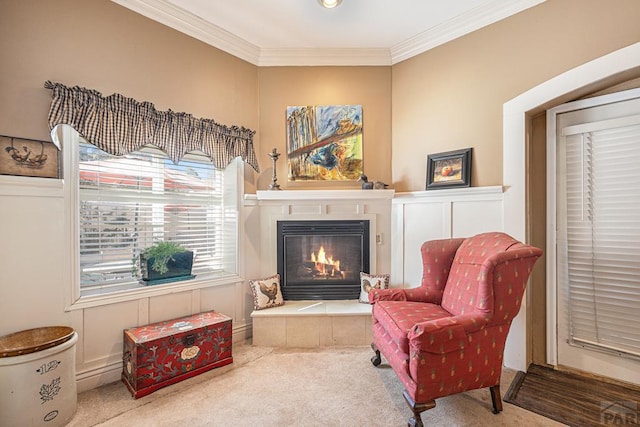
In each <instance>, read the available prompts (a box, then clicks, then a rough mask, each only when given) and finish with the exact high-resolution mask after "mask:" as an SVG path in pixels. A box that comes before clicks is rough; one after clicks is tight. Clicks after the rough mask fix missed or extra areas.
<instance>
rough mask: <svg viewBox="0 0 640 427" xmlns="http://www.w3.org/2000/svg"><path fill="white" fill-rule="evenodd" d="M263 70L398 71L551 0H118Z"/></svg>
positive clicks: (132, 8)
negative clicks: (323, 1)
mask: <svg viewBox="0 0 640 427" xmlns="http://www.w3.org/2000/svg"><path fill="white" fill-rule="evenodd" d="M112 1H114V2H115V3H118V4H120V5H122V6H124V7H127V8H129V9H131V10H134V11H136V12H138V13H140V14H142V15H144V16H147V17H149V18H151V19H154V20H156V21H158V22H160V23H163V24H165V25H168V26H169V27H172V28H174V29H176V30H178V31H181V32H183V33H185V34H188V35H190V36H192V37H195V38H197V39H199V40H202V41H204V42H206V43H208V44H210V45H212V46H215V47H217V48H219V49H221V50H224V51H225V52H228V53H230V54H232V55H235V56H237V57H239V58H241V59H244V60H246V61H249V62H251V63H252V64H255V65H259V66H285V65H392V64H395V63H398V62H400V61H403V60H405V59H407V58H410V57H412V56H414V55H417V54H420V53H422V52H425V51H427V50H429V49H431V48H434V47H436V46H438V45H440V44H443V43H446V42H448V41H450V40H453V39H455V38H457V37H460V36H463V35H465V34H467V33H470V32H472V31H475V30H477V29H479V28H482V27H484V26H486V25H490V24H492V23H494V22H496V21H499V20H501V19H504V18H507V17H508V16H511V15H513V14H515V13H518V12H520V11H522V10H524V9H527V8H529V7H532V6H535V5H537V4H539V3H542V2H544V1H545V0H344V1H343V3H342V4H341V5H340V6H338V7H336V8H334V9H325V8H323V7H321V6H320V5H319V4H318V1H317V0H112Z"/></svg>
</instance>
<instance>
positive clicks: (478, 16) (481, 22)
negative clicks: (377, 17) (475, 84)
mask: <svg viewBox="0 0 640 427" xmlns="http://www.w3.org/2000/svg"><path fill="white" fill-rule="evenodd" d="M545 1H546V0H517V1H512V0H494V1H493V2H491V3H489V4H486V5H482V6H480V7H477V8H475V9H473V10H470V11H468V12H466V13H463V14H461V15H458V16H457V17H455V18H453V19H451V20H449V21H447V22H445V23H443V24H441V25H438V26H436V27H434V28H431V29H429V30H427V31H425V32H422V33H420V34H418V35H416V36H414V37H412V38H410V39H408V40H405V41H404V42H401V43H398V44H397V45H395V46H392V47H391V62H392V64H397V63H398V62H401V61H404V60H405V59H409V58H412V57H414V56H416V55H419V54H421V53H423V52H426V51H428V50H430V49H433V48H435V47H437V46H440V45H442V44H445V43H447V42H450V41H451V40H454V39H456V38H458V37H462V36H464V35H466V34H469V33H472V32H473V31H476V30H479V29H480V28H482V27H486V26H487V25H491V24H493V23H495V22H498V21H500V20H502V19H505V18H507V17H509V16H511V15H514V14H516V13H518V12H522V11H523V10H525V9H528V8H530V7H533V6H536V5H538V4H540V3H544V2H545Z"/></svg>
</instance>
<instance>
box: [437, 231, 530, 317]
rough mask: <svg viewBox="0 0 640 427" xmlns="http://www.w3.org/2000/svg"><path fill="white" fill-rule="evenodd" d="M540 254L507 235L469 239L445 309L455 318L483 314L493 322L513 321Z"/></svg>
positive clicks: (451, 276)
mask: <svg viewBox="0 0 640 427" xmlns="http://www.w3.org/2000/svg"><path fill="white" fill-rule="evenodd" d="M540 255H542V251H541V250H540V249H538V248H535V247H533V246H529V245H525V244H523V243H521V242H519V241H517V240H516V239H514V238H513V237H511V236H509V235H508V234H505V233H499V232H492V233H483V234H478V235H476V236H473V237H470V238H468V239H465V240H464V241H463V242H462V244H461V245H460V247H459V248H458V250H457V252H456V256H455V258H454V259H453V264H452V266H451V271H450V274H449V277H448V279H447V284H446V286H445V289H444V294H443V297H442V307H443V308H444V309H445V310H447V311H448V312H450V313H452V314H454V315H461V314H471V313H482V314H484V315H488V316H491V317H492V322H499V323H502V322H510V321H511V319H513V317H515V315H516V314H518V311H519V309H520V304H521V302H522V296H523V293H524V289H525V288H526V285H527V280H528V279H529V276H530V275H531V270H532V268H533V265H534V264H535V262H536V260H537V259H538V257H540Z"/></svg>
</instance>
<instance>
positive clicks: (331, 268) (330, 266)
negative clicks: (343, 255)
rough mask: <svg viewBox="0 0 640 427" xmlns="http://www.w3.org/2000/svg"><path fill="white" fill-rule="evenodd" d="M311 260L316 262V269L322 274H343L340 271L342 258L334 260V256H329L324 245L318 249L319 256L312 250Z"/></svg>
mask: <svg viewBox="0 0 640 427" xmlns="http://www.w3.org/2000/svg"><path fill="white" fill-rule="evenodd" d="M311 261H312V262H313V263H314V264H315V267H316V270H317V272H318V274H319V275H322V276H329V275H330V276H335V275H338V274H340V275H341V274H342V273H341V271H340V260H334V259H333V257H332V256H329V257H327V254H326V252H325V250H324V246H320V249H318V256H316V253H315V252H311Z"/></svg>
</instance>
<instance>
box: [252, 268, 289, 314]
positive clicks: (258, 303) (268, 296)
mask: <svg viewBox="0 0 640 427" xmlns="http://www.w3.org/2000/svg"><path fill="white" fill-rule="evenodd" d="M249 285H251V292H253V308H254V309H255V310H262V309H265V308H271V307H278V306H281V305H284V299H283V298H282V291H281V290H280V275H279V274H276V275H275V276H271V277H267V278H265V279H257V280H249Z"/></svg>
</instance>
